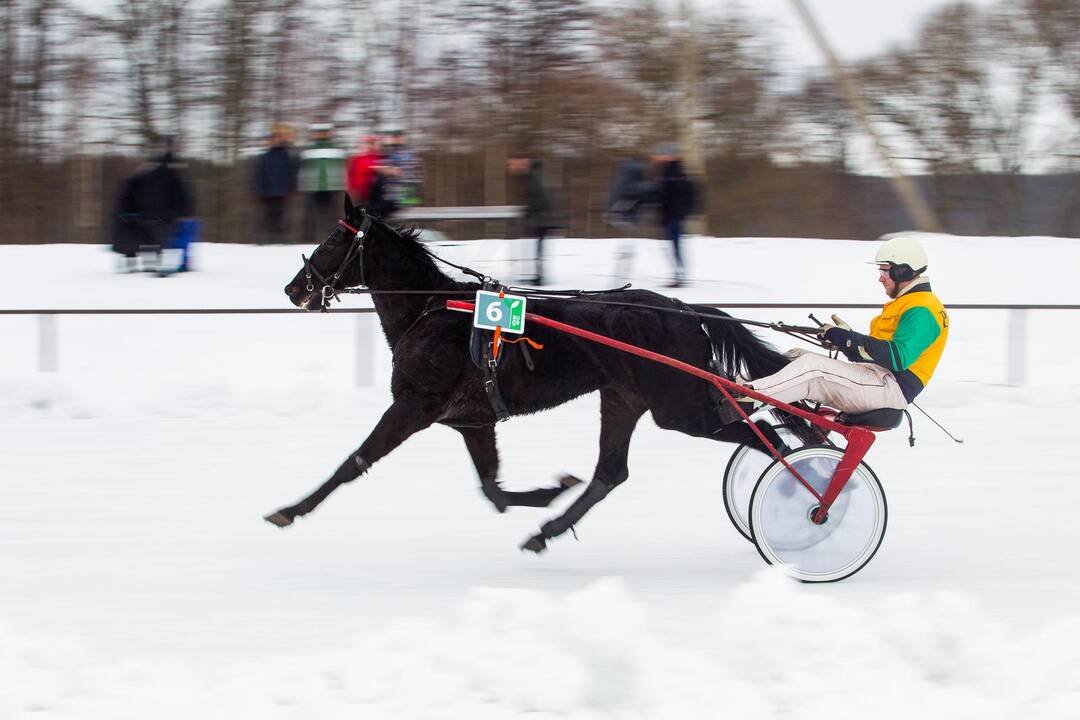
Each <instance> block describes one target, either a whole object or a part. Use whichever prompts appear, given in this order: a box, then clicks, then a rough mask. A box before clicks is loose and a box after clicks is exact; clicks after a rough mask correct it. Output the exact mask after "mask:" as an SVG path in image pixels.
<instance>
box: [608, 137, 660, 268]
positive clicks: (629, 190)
mask: <svg viewBox="0 0 1080 720" xmlns="http://www.w3.org/2000/svg"><path fill="white" fill-rule="evenodd" d="M645 173H646V166H645V162H644V161H642V160H639V159H637V158H632V159H629V160H620V161H619V162H618V163H617V164H616V165H615V171H614V173H613V174H612V178H611V189H610V191H609V193H608V211H607V221H608V224H610V225H611V226H613V227H617V228H620V229H622V230H626V231H629V232H630V233H631V234H633V235H636V234H637V233H638V232H639V231H640V229H641V216H642V210H643V208H644V207H645V205H646V204H647V203H648V202H649V200H650V194H651V193H652V190H653V185H652V183H651V182H650V181H649V180H648V179H647V178H646V177H645ZM636 247H637V246H636V244H635V243H634V242H633V241H632V240H627V239H623V240H622V241H620V242H619V248H618V249H617V251H616V253H615V277H616V278H619V279H622V278H628V277H630V273H631V272H632V270H633V265H634V254H635V250H636Z"/></svg>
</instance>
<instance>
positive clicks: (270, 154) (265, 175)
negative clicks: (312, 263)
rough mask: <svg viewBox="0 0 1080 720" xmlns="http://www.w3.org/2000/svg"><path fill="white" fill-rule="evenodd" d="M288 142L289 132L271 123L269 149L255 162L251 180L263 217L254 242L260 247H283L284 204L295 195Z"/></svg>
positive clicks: (287, 127)
mask: <svg viewBox="0 0 1080 720" xmlns="http://www.w3.org/2000/svg"><path fill="white" fill-rule="evenodd" d="M291 140H292V129H291V128H290V127H289V126H288V125H286V124H285V123H274V125H273V127H272V128H271V130H270V147H268V148H267V149H266V151H265V152H264V153H262V154H261V155H259V156H258V157H257V158H255V166H254V169H253V173H252V175H253V177H252V180H253V185H254V191H255V199H256V200H258V202H259V204H260V206H261V207H260V212H261V214H262V217H261V220H262V222H261V223H260V235H259V238H258V240H257V242H258V243H259V244H260V245H265V244H267V243H284V242H285V239H286V233H287V228H286V225H285V209H286V202H288V199H289V196H290V195H292V194H293V193H294V192H296V161H295V160H294V159H293V156H292V153H290V151H289V145H290V141H291ZM309 239H310V238H309Z"/></svg>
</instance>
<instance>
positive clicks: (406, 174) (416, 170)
mask: <svg viewBox="0 0 1080 720" xmlns="http://www.w3.org/2000/svg"><path fill="white" fill-rule="evenodd" d="M386 152H387V158H386V164H387V165H388V166H389V167H391V168H393V169H394V171H395V172H394V173H393V174H392V175H391V178H390V180H391V181H390V199H391V200H392V201H393V202H394V203H396V204H397V205H399V206H401V205H404V206H410V205H419V204H420V202H421V199H420V186H421V183H422V182H423V172H424V171H423V164H422V163H421V162H420V158H418V157H416V154H415V153H413V151H412V150H410V149H409V147H408V145H407V144H406V140H405V133H404V132H402V131H401V130H395V131H394V132H392V133H390V136H389V138H388V140H387V147H386Z"/></svg>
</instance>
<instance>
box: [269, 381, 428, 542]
mask: <svg viewBox="0 0 1080 720" xmlns="http://www.w3.org/2000/svg"><path fill="white" fill-rule="evenodd" d="M434 421H435V415H434V414H433V413H432V412H431V411H425V410H423V409H422V407H421V406H420V404H419V403H415V402H410V401H409V400H404V399H399V400H395V401H394V403H393V404H392V405H391V406H390V407H389V408H388V409H387V410H386V412H385V413H383V416H382V417H381V418H380V419H379V422H378V423H377V424H376V425H375V429H374V430H372V431H371V434H370V435H368V436H367V439H366V440H364V442H363V444H362V445H361V446H360V447H359V448H357V450H356V452H354V453H353V454H352V455H350V456H349V457H348V458H347V459H346V460H345V462H343V463H341V465H340V466H339V467H338V469H337V470H335V471H334V474H333V475H331V476H330V479H329V480H327V481H326V482H324V483H323V484H322V485H320V486H319V487H318V488H317V489H316V490H315V492H313V493H311V494H310V495H308V496H307V497H306V498H304V499H303V500H301V501H300V502H298V503H296V504H295V505H288V506H286V507H283V508H281V509H280V510H277V511H275V512H272V513H270V514H269V515H266V516H265V517H264V518H263V519H264V520H266V521H267V522H268V523H272V524H274V525H277V526H278V527H282V528H283V527H288V526H289V525H292V523H293V520H295V519H296V518H298V517H302V516H304V515H307V514H308V513H309V512H311V511H312V510H314V509H315V508H317V507H318V506H319V503H321V502H322V501H323V500H325V499H326V498H327V496H329V495H330V493H332V492H334V490H336V489H337V488H338V486H340V485H343V484H345V483H347V482H352V481H353V480H355V479H356V478H358V477H360V476H361V475H363V474H364V473H365V472H367V470H368V468H370V467H371V466H372V465H374V464H375V463H376V462H377V461H379V460H380V459H382V458H383V457H385V456H386V455H388V454H389V453H390V451H392V450H393V449H394V448H396V447H397V446H398V445H400V444H401V443H403V442H405V440H406V439H408V438H409V436H410V435H412V434H414V433H416V432H419V431H420V430H423V429H424V428H426V427H429V426H430V425H431V424H432V423H433V422H434Z"/></svg>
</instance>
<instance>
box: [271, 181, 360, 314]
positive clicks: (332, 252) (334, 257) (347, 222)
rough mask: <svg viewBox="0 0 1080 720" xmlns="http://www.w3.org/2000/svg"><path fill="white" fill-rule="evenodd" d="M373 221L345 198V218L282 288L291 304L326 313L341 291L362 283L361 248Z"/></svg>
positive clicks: (304, 257) (305, 259)
mask: <svg viewBox="0 0 1080 720" xmlns="http://www.w3.org/2000/svg"><path fill="white" fill-rule="evenodd" d="M374 219H375V218H373V217H372V216H371V215H369V214H368V213H367V212H365V211H364V210H363V209H362V208H356V207H353V204H352V202H351V201H350V200H349V196H348V195H346V196H345V218H344V219H343V220H339V221H338V224H337V225H336V226H335V227H334V229H333V230H331V231H330V235H329V236H327V238H326V239H325V240H323V241H322V243H320V244H319V246H318V247H317V248H315V251H314V252H313V253H311V257H310V258H309V257H307V256H305V255H301V257H302V258H303V259H304V266H303V267H301V268H300V271H299V272H298V273H296V275H295V276H293V279H292V280H290V281H289V284H288V285H286V286H285V294H286V295H288V297H289V300H291V301H292V303H293V305H296V306H297V307H299V308H303V309H304V310H308V311H311V312H315V311H325V310H326V309H327V308H328V307H329V305H330V299H331V298H334V297H337V294H338V293H339V292H340V291H342V290H344V289H346V288H351V287H356V286H358V285H363V284H364V248H365V246H366V245H369V243H368V242H367V240H368V235H369V234H371V232H372V230H374V228H375V225H374V223H373V221H374Z"/></svg>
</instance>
